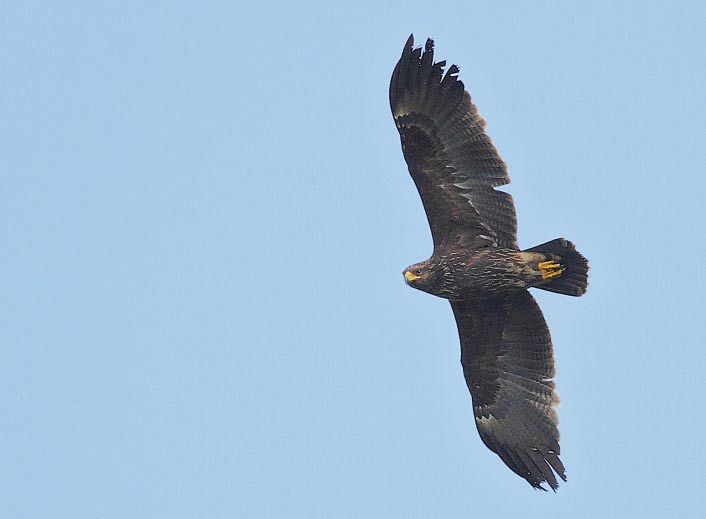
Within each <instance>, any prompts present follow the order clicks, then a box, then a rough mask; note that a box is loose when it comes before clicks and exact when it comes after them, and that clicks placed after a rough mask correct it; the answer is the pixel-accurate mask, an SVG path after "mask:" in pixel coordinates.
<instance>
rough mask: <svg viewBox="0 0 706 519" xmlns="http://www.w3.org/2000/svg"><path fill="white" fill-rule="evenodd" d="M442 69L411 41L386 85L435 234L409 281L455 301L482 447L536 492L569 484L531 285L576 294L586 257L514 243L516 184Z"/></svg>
mask: <svg viewBox="0 0 706 519" xmlns="http://www.w3.org/2000/svg"><path fill="white" fill-rule="evenodd" d="M445 67H446V62H445V61H439V62H435V61H434V41H433V40H432V39H428V40H427V41H426V45H425V46H424V49H423V50H422V49H421V48H415V47H414V35H411V36H410V37H409V39H408V40H407V42H406V43H405V46H404V49H403V51H402V56H401V57H400V60H399V61H398V62H397V65H396V66H395V69H394V71H393V73H392V79H391V81H390V107H391V109H392V115H393V117H394V120H395V125H396V126H397V130H398V131H399V134H400V141H401V143H402V152H403V154H404V158H405V161H406V162H407V166H408V169H409V173H410V175H411V176H412V180H414V183H415V185H416V186H417V190H418V191H419V195H420V197H421V199H422V203H423V205H424V210H425V212H426V215H427V219H428V221H429V227H430V228H431V234H432V239H433V242H434V251H433V254H432V255H431V257H430V258H429V259H428V260H426V261H422V262H420V263H416V264H414V265H411V266H410V267H408V268H406V269H405V270H404V273H403V274H404V279H405V281H406V283H407V284H408V285H409V286H411V287H413V288H416V289H418V290H422V291H424V292H427V293H429V294H432V295H435V296H438V297H441V298H444V299H447V300H448V301H449V302H450V304H451V309H452V311H453V315H454V317H455V319H456V325H457V327H458V335H459V339H460V343H461V366H462V368H463V375H464V378H465V379H466V385H467V386H468V389H469V391H470V393H471V399H472V403H473V413H474V416H475V423H476V427H477V429H478V433H479V434H480V437H481V440H482V441H483V443H484V444H485V445H486V446H487V447H488V448H489V449H490V450H491V451H493V452H495V453H496V454H497V455H498V456H499V457H500V459H502V461H503V462H505V464H506V465H507V466H508V467H509V468H510V469H511V470H512V471H513V472H515V473H516V474H518V475H519V476H521V477H522V478H524V479H525V480H527V482H528V483H529V484H530V485H532V487H534V488H536V489H541V490H546V488H545V487H544V486H543V484H544V483H546V484H548V485H549V487H551V489H552V490H554V491H556V490H557V488H558V486H559V484H558V482H557V476H558V477H559V478H561V479H562V480H563V481H566V470H565V468H564V465H563V463H562V462H561V459H560V458H559V455H560V447H559V430H558V427H557V425H558V419H557V413H556V410H555V407H556V406H557V404H558V403H559V396H558V394H557V392H556V390H555V386H554V382H553V381H552V377H553V376H554V356H553V346H552V340H551V337H550V334H549V329H548V328H547V323H546V321H545V320H544V316H543V315H542V311H541V310H540V308H539V306H538V305H537V302H536V301H535V299H534V297H533V296H532V295H531V294H530V292H529V291H528V289H529V288H531V287H534V288H538V289H542V290H548V291H550V292H556V293H559V294H566V295H570V296H580V295H583V294H584V293H585V292H586V287H587V285H588V261H587V260H586V258H584V257H583V256H582V255H581V254H580V253H579V252H578V251H577V250H576V248H575V247H574V245H573V244H572V243H571V242H570V241H568V240H566V239H564V238H558V239H555V240H551V241H549V242H547V243H544V244H542V245H537V246H536V247H532V248H530V249H525V250H520V248H519V246H518V244H517V218H516V214H515V205H514V203H513V199H512V196H510V195H509V194H508V193H506V192H504V191H500V190H498V189H496V188H497V187H498V186H502V185H504V184H507V183H509V182H510V178H509V177H508V174H507V167H506V165H505V163H504V162H503V160H502V159H501V158H500V155H499V154H498V151H497V150H496V149H495V146H494V145H493V143H492V141H491V139H490V137H488V135H487V134H486V133H485V120H484V119H483V118H482V117H481V116H480V115H479V114H478V110H477V109H476V106H475V105H474V104H473V103H472V102H471V97H470V95H469V94H468V92H467V91H466V90H465V87H464V84H463V82H462V81H461V80H459V79H458V72H459V68H458V67H457V66H456V65H451V66H450V67H448V69H446V71H445V73H444V69H445Z"/></svg>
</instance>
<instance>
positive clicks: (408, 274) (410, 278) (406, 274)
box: [404, 270, 422, 283]
mask: <svg viewBox="0 0 706 519" xmlns="http://www.w3.org/2000/svg"><path fill="white" fill-rule="evenodd" d="M421 277H422V276H416V275H414V274H412V273H411V272H410V271H409V270H405V271H404V278H405V280H407V283H410V282H412V281H414V280H415V279H419V278H421Z"/></svg>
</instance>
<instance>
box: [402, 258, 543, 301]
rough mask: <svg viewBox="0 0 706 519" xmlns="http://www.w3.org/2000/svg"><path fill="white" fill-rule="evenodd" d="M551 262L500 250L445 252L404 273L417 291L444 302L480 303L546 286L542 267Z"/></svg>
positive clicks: (411, 267) (413, 266) (409, 268)
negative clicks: (478, 301) (470, 300)
mask: <svg viewBox="0 0 706 519" xmlns="http://www.w3.org/2000/svg"><path fill="white" fill-rule="evenodd" d="M551 261H552V257H550V256H548V255H546V254H539V253H532V252H521V251H517V250H513V249H502V248H497V247H488V248H484V249H480V250H478V249H460V250H454V249H442V250H435V251H434V254H433V256H432V257H431V258H429V259H428V260H427V261H424V262H421V263H417V264H415V265H412V266H410V267H408V268H407V269H406V271H405V272H410V273H411V275H410V274H406V275H405V279H406V281H407V283H408V284H410V285H411V286H413V287H414V288H417V289H419V290H422V291H424V292H428V293H430V294H432V295H435V296H438V297H442V298H444V299H449V300H454V301H455V300H461V299H474V300H479V299H483V298H494V297H498V296H503V295H507V294H512V293H513V292H514V291H517V290H522V289H526V288H529V287H532V286H541V285H542V284H544V283H547V279H545V278H544V277H546V276H547V273H546V272H547V269H544V270H543V269H541V268H540V264H542V263H551ZM415 271H419V272H420V274H415ZM432 273H435V274H436V275H435V276H434V275H432ZM416 276H419V277H418V278H417V277H416ZM543 276H544V277H543Z"/></svg>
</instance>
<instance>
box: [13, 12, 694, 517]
mask: <svg viewBox="0 0 706 519" xmlns="http://www.w3.org/2000/svg"><path fill="white" fill-rule="evenodd" d="M705 16H706V10H705V9H704V7H703V4H702V3H699V2H621V3H617V2H605V1H604V2H591V3H590V4H589V3H586V2H563V3H561V4H559V3H557V2H533V3H531V4H530V3H520V2H469V1H466V2H437V3H433V4H429V3H428V2H397V1H394V2H389V3H386V4H385V5H379V3H377V2H358V3H355V4H346V5H343V4H337V3H330V2H328V3H318V2H304V3H286V4H285V3H266V2H261V3H257V4H253V5H248V6H237V5H236V3H233V2H206V3H202V4H199V5H198V6H196V4H193V3H189V2H149V3H146V2H120V3H113V2H68V3H59V2H16V3H10V4H8V5H6V6H5V7H4V9H3V13H2V17H0V69H1V70H2V73H1V74H0V92H1V94H2V95H0V113H2V114H3V120H4V124H2V125H0V140H1V142H2V143H3V146H2V148H3V152H2V153H0V178H1V179H2V185H3V189H2V192H1V193H0V202H1V206H0V207H1V208H2V214H3V218H2V222H3V226H2V233H3V234H2V242H3V244H4V246H3V250H2V252H1V253H0V262H1V264H2V269H1V270H0V272H2V274H1V275H2V292H3V294H4V297H3V298H2V299H1V300H0V304H1V305H2V309H1V313H0V315H2V320H3V324H2V326H0V344H2V352H3V355H2V357H3V359H2V363H0V364H1V368H0V370H1V373H2V374H1V376H0V406H1V407H0V417H1V418H0V428H1V430H2V431H3V435H2V436H3V441H2V442H0V444H1V446H0V515H1V516H2V517H8V518H10V517H11V518H36V517H56V518H62V517H66V518H83V517H86V518H96V517H101V518H108V517H111V518H112V517H116V518H124V517H171V518H181V517H184V518H187V517H209V518H219V517H306V518H312V517H340V518H345V517H351V518H353V517H475V516H476V515H478V514H487V513H493V514H494V516H497V517H508V516H513V515H519V514H522V516H523V517H526V518H533V517H540V516H541V517H547V516H557V517H559V516H562V517H572V518H595V517H606V518H611V517H642V518H651V517H660V518H661V517H665V516H674V517H675V516H677V515H681V516H683V517H697V516H701V515H703V514H704V511H705V507H704V504H703V499H702V497H701V496H702V494H703V488H704V486H706V470H705V469H704V467H705V466H706V449H704V438H706V418H705V417H706V403H705V400H704V396H703V395H704V389H705V387H704V375H703V370H704V365H705V363H706V308H705V306H706V305H705V304H704V290H706V282H705V281H706V279H705V278H706V276H705V275H704V271H703V266H704V260H703V258H704V255H705V254H706V245H705V244H704V239H703V237H704V217H703V205H704V200H705V197H704V194H705V193H706V182H705V181H704V173H703V167H704V156H705V155H706V146H705V145H704V137H705V136H706V132H705V131H704V120H706V103H704V90H705V88H706V67H704V63H705V62H706V59H705V58H706V56H705V54H706V51H705V50H704V49H706V36H704V31H703V20H704V19H705ZM410 32H414V33H415V35H416V37H417V42H418V43H420V42H422V41H423V40H424V38H425V37H426V36H433V37H434V38H435V39H436V41H437V58H438V59H447V60H448V61H449V63H451V62H454V63H457V64H458V65H459V66H460V67H461V78H462V79H463V80H464V82H465V83H466V86H467V88H468V89H469V90H470V92H471V95H472V97H473V99H474V101H475V102H476V103H477V105H478V107H479V109H480V112H481V114H483V116H484V117H485V118H486V119H487V120H488V132H489V134H490V135H491V137H492V138H493V140H494V142H495V144H496V145H497V147H498V149H499V150H500V153H501V154H502V156H503V158H504V159H505V161H506V162H507V163H508V165H509V171H510V176H511V178H512V181H513V182H512V184H510V186H508V187H507V190H508V191H510V192H511V193H512V194H513V196H514V198H515V202H516V205H517V212H518V216H519V241H520V244H521V246H523V247H530V246H532V245H535V244H538V243H542V242H544V241H547V240H549V239H552V238H555V237H559V236H564V237H567V238H570V239H571V240H572V241H574V242H575V243H576V244H577V246H578V247H579V249H580V250H581V251H582V252H583V253H584V254H585V255H586V256H587V257H588V258H589V260H590V261H591V279H590V287H589V292H588V294H587V295H586V296H585V297H582V298H580V299H574V298H568V297H562V296H558V295H555V294H549V293H535V296H536V297H537V299H538V300H539V302H540V304H541V306H542V308H543V310H544V312H545V316H546V318H547V321H548V322H549V325H550V328H551V330H552V335H553V339H554V343H555V351H556V362H557V377H556V381H557V385H558V389H559V392H560V394H561V397H562V405H561V407H560V408H559V415H560V430H561V434H562V458H563V460H564V463H565V465H566V467H567V475H568V477H569V481H568V482H567V483H566V484H564V485H563V486H562V487H561V488H560V490H559V492H558V493H557V494H552V493H548V494H544V493H540V492H535V491H533V490H532V489H531V488H530V487H529V485H527V484H526V483H525V482H524V481H522V480H521V479H520V478H518V477H516V476H515V475H513V474H512V473H510V472H509V471H508V469H507V468H506V467H505V466H504V465H503V464H502V463H501V461H500V460H499V459H498V458H497V457H496V456H495V455H494V454H492V453H490V452H489V451H488V450H487V449H486V448H485V447H484V446H483V445H482V443H481V441H480V439H479V438H478V436H477V433H476V431H475V427H474V424H473V418H472V411H471V403H470V397H469V395H468V394H467V390H466V387H465V383H464V381H463V377H462V374H461V369H460V364H459V348H458V338H457V334H456V330H455V327H454V322H453V317H452V315H451V311H450V309H449V307H448V304H447V303H446V302H444V301H443V300H440V299H435V298H433V297H431V296H428V295H426V294H423V293H421V292H418V291H415V290H411V289H409V288H408V287H406V286H405V284H404V282H403V279H402V275H401V272H402V269H403V268H404V267H405V266H407V265H409V264H411V263H414V262H417V261H420V260H423V259H425V258H426V257H428V255H429V254H430V252H431V237H430V234H429V231H428V228H427V223H426V219H425V217H424V213H423V209H422V206H421V203H420V201H419V199H418V195H417V193H416V191H415V189H414V186H413V184H412V182H411V180H410V179H409V177H408V174H407V171H406V166H405V164H404V160H403V158H402V153H401V150H400V146H399V139H398V136H397V133H396V130H395V128H394V125H393V122H392V118H391V116H390V113H389V107H388V104H387V85H388V81H389V77H390V74H391V72H392V68H393V66H394V64H395V62H396V60H397V59H398V57H399V54H400V52H401V50H402V46H403V44H404V42H405V40H406V38H407V36H408V35H409V33H410Z"/></svg>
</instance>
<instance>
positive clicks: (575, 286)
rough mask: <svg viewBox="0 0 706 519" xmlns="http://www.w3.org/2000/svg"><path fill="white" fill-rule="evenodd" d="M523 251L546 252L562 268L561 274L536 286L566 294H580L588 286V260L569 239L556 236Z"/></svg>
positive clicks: (584, 291)
mask: <svg viewBox="0 0 706 519" xmlns="http://www.w3.org/2000/svg"><path fill="white" fill-rule="evenodd" d="M525 252H539V253H542V254H546V255H547V256H548V258H550V259H551V260H554V261H557V262H558V263H559V264H560V265H561V267H562V268H563V272H562V273H561V275H558V276H556V277H552V278H551V279H549V280H547V281H546V282H544V283H542V284H539V285H536V288H541V289H542V290H548V291H549V292H556V293H558V294H566V295H567V296H582V295H583V294H585V293H586V288H587V287H588V260H587V259H586V258H584V257H583V256H582V255H581V253H580V252H579V251H577V250H576V247H575V246H574V244H573V243H571V242H570V241H569V240H565V239H564V238H557V239H556V240H552V241H548V242H547V243H543V244H541V245H537V246H536V247H532V248H531V249H527V250H526V251H525Z"/></svg>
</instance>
